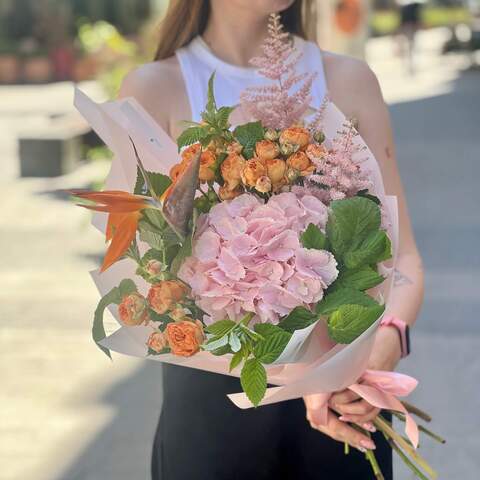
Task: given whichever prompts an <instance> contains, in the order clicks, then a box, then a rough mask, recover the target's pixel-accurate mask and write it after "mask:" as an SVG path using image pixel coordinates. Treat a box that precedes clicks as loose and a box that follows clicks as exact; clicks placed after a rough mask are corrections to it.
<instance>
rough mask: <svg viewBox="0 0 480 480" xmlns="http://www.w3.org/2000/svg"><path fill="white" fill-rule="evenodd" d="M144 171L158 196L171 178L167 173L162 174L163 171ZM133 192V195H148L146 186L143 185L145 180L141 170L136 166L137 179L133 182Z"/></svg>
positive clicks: (169, 183) (170, 181) (167, 185)
mask: <svg viewBox="0 0 480 480" xmlns="http://www.w3.org/2000/svg"><path fill="white" fill-rule="evenodd" d="M145 173H146V175H147V177H148V180H149V182H150V185H151V186H152V188H153V191H154V192H155V194H156V195H157V197H160V196H161V195H162V194H163V193H164V192H165V190H166V189H167V188H168V187H169V186H170V185H171V183H172V180H171V179H170V177H169V176H167V175H164V174H163V173H157V172H145ZM133 193H134V194H135V195H147V196H150V192H149V190H148V188H147V186H146V185H145V180H144V178H143V175H142V172H141V171H140V169H139V168H138V167H137V181H136V182H135V188H134V190H133Z"/></svg>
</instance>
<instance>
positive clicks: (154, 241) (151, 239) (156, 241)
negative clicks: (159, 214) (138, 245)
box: [139, 224, 165, 251]
mask: <svg viewBox="0 0 480 480" xmlns="http://www.w3.org/2000/svg"><path fill="white" fill-rule="evenodd" d="M139 229H140V240H141V241H142V242H145V243H148V245H149V246H150V247H151V248H154V249H155V250H160V251H162V250H164V249H165V243H164V241H163V237H162V235H161V234H159V233H155V232H152V231H151V230H146V229H145V228H142V225H141V224H139Z"/></svg>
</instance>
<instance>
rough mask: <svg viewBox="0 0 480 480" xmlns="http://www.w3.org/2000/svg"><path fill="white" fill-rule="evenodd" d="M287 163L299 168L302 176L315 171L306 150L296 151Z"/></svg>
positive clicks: (296, 168)
mask: <svg viewBox="0 0 480 480" xmlns="http://www.w3.org/2000/svg"><path fill="white" fill-rule="evenodd" d="M287 165H288V166H289V167H291V168H294V169H295V170H298V171H299V172H300V175H302V176H304V175H308V174H309V173H313V170H312V168H311V167H312V163H311V162H310V160H309V158H308V157H307V155H306V154H305V152H295V153H294V154H293V155H290V156H289V157H288V159H287Z"/></svg>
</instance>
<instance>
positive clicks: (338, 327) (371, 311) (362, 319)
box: [328, 305, 385, 343]
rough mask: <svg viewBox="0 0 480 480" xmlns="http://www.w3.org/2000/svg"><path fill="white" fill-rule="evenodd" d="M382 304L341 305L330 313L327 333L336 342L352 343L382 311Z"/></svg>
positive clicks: (383, 308)
mask: <svg viewBox="0 0 480 480" xmlns="http://www.w3.org/2000/svg"><path fill="white" fill-rule="evenodd" d="M384 310H385V307H384V306H383V305H375V306H371V307H363V306H361V305H343V306H341V307H340V308H339V309H338V310H336V311H335V312H333V313H332V315H330V318H329V320H328V333H329V335H330V338H331V339H332V340H333V341H335V342H337V343H352V342H353V341H354V340H355V339H356V338H357V337H359V336H360V335H361V334H362V333H363V332H364V331H365V330H367V329H368V328H369V327H370V326H371V325H372V324H373V323H374V322H375V321H376V320H377V319H378V318H379V317H380V315H381V314H382V313H383V311H384Z"/></svg>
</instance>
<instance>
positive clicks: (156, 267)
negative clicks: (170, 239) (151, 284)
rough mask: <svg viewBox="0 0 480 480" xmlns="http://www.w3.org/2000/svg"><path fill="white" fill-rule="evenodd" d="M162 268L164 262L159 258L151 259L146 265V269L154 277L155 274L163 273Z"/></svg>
mask: <svg viewBox="0 0 480 480" xmlns="http://www.w3.org/2000/svg"><path fill="white" fill-rule="evenodd" d="M162 268H163V264H162V262H159V261H158V260H155V259H154V258H152V259H151V260H149V261H148V262H147V264H146V265H145V270H146V271H147V272H148V273H149V275H151V276H152V277H154V276H155V275H159V274H160V273H162Z"/></svg>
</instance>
